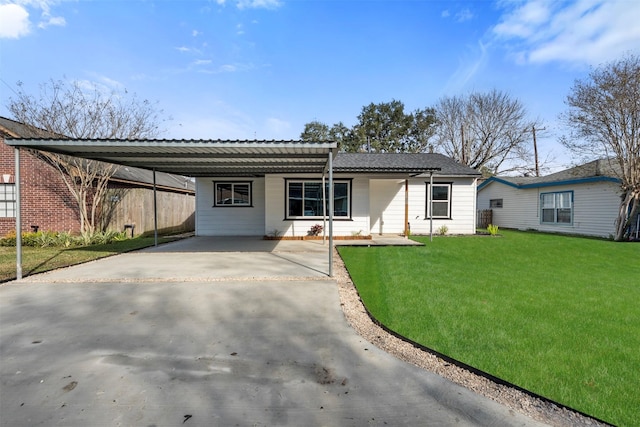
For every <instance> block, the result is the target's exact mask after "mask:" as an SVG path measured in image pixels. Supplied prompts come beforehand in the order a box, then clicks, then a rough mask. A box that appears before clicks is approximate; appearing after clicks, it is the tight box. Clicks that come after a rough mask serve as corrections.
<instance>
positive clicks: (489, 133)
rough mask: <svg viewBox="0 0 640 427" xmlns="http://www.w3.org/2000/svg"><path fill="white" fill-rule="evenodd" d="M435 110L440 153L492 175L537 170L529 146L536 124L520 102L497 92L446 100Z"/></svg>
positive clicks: (441, 100)
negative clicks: (530, 136) (531, 133)
mask: <svg viewBox="0 0 640 427" xmlns="http://www.w3.org/2000/svg"><path fill="white" fill-rule="evenodd" d="M435 110H436V116H437V130H436V138H437V145H436V147H437V149H438V151H441V152H442V153H444V154H446V155H448V156H449V157H451V158H453V159H454V160H456V161H458V162H460V163H462V164H464V165H467V166H469V167H472V168H474V169H479V170H485V171H487V172H488V173H491V174H496V173H499V172H511V171H519V172H529V171H531V170H532V169H534V168H532V156H531V151H530V149H529V146H528V145H527V142H528V140H529V132H530V130H531V129H532V127H533V126H534V125H535V123H534V122H532V121H530V120H528V119H527V112H526V109H525V108H524V106H523V105H522V104H521V103H520V101H518V100H516V99H512V98H511V97H510V96H509V95H508V94H506V93H504V92H501V91H497V90H493V91H491V92H488V93H472V94H470V95H468V96H464V97H455V96H454V97H445V98H442V99H440V100H439V101H438V103H437V105H436V107H435Z"/></svg>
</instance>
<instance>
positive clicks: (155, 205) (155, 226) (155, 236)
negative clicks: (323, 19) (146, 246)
mask: <svg viewBox="0 0 640 427" xmlns="http://www.w3.org/2000/svg"><path fill="white" fill-rule="evenodd" d="M153 245H154V246H158V199H157V194H156V168H153Z"/></svg>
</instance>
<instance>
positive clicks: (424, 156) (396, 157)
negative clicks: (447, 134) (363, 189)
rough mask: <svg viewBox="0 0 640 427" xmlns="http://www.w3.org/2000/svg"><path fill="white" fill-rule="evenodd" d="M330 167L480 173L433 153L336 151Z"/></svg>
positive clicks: (401, 171) (363, 169)
mask: <svg viewBox="0 0 640 427" xmlns="http://www.w3.org/2000/svg"><path fill="white" fill-rule="evenodd" d="M333 169H334V171H336V172H352V173H358V172H360V173H364V172H378V173H394V172H395V173H426V172H428V171H429V170H435V171H434V175H457V176H480V173H479V172H478V171H476V170H475V169H472V168H470V167H467V166H464V165H461V164H460V163H458V162H456V161H454V160H453V159H451V158H449V157H447V156H444V155H442V154H437V153H338V154H337V155H336V158H335V160H334V163H333ZM437 169H439V170H437Z"/></svg>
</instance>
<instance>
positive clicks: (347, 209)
mask: <svg viewBox="0 0 640 427" xmlns="http://www.w3.org/2000/svg"><path fill="white" fill-rule="evenodd" d="M286 193H287V194H286V200H287V206H286V217H287V218H288V219H295V218H300V219H315V218H322V217H323V215H325V213H326V215H327V216H328V215H329V201H328V200H327V201H326V206H323V205H324V203H323V200H324V199H323V197H324V198H326V197H328V196H329V184H328V183H325V190H324V195H323V191H322V181H311V180H309V181H295V180H288V181H287V185H286ZM333 216H334V217H336V218H349V217H350V216H351V189H350V182H349V181H334V182H333Z"/></svg>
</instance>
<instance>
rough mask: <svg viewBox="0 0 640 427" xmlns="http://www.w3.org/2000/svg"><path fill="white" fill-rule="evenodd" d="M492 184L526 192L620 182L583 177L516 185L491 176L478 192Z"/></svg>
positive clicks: (614, 179)
mask: <svg viewBox="0 0 640 427" xmlns="http://www.w3.org/2000/svg"><path fill="white" fill-rule="evenodd" d="M492 182H497V183H500V184H504V185H508V186H509V187H513V188H517V189H519V190H526V189H527V188H542V187H557V186H561V185H575V184H586V183H590V182H615V183H619V182H620V180H619V179H618V178H614V177H610V176H590V177H584V178H574V179H564V180H558V181H543V182H531V183H517V182H512V181H509V180H507V179H503V178H498V177H495V176H492V177H491V178H489V179H487V180H486V181H484V182H482V183H481V184H480V185H478V191H481V190H482V189H484V188H486V187H487V186H488V185H489V184H491V183H492Z"/></svg>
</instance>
